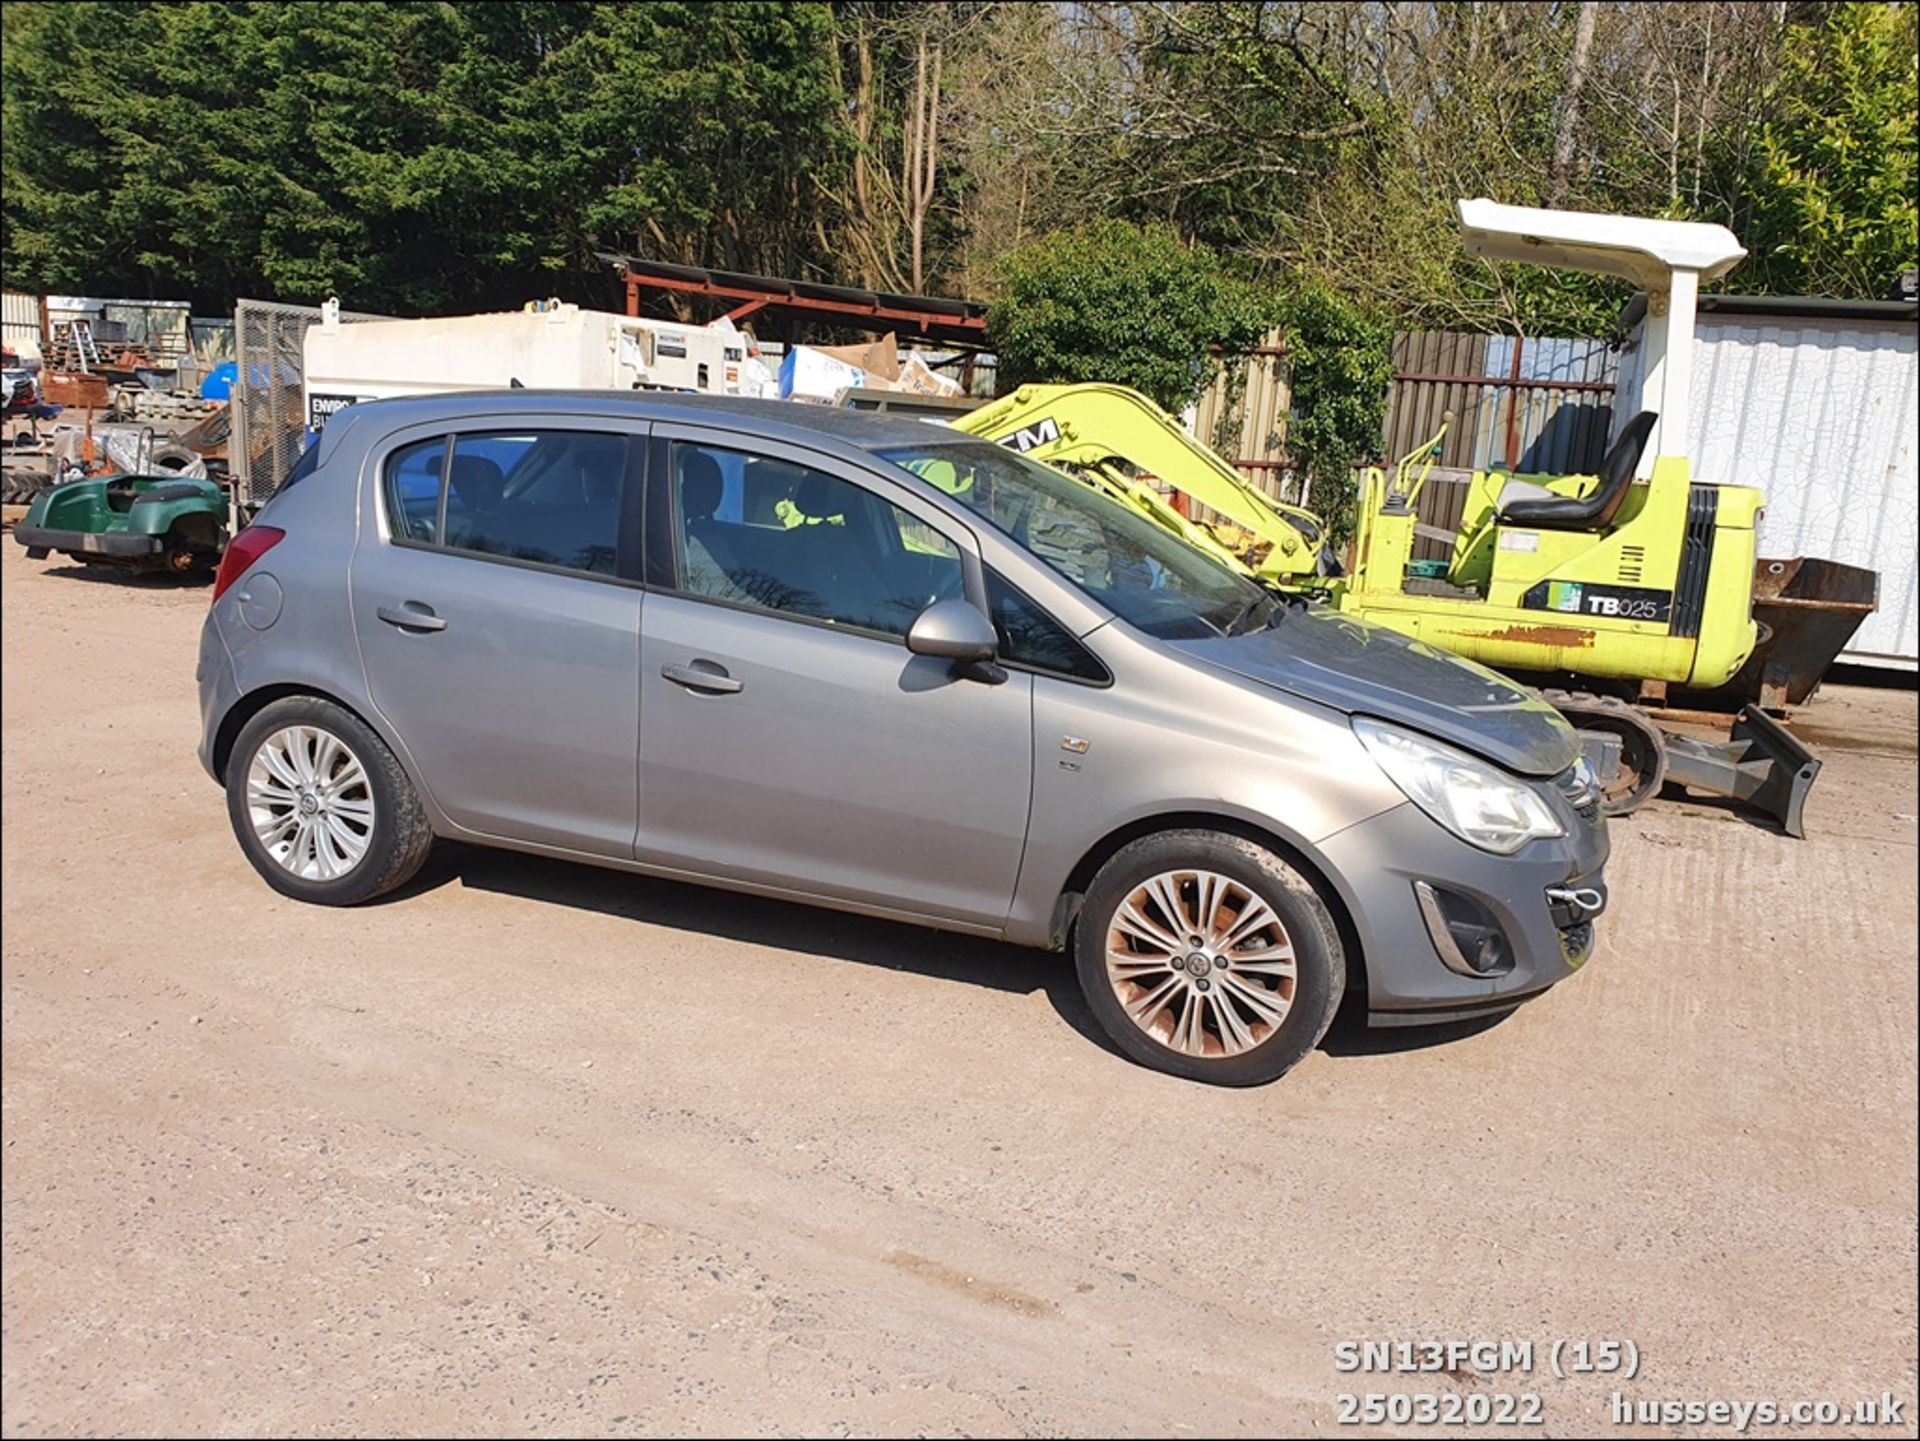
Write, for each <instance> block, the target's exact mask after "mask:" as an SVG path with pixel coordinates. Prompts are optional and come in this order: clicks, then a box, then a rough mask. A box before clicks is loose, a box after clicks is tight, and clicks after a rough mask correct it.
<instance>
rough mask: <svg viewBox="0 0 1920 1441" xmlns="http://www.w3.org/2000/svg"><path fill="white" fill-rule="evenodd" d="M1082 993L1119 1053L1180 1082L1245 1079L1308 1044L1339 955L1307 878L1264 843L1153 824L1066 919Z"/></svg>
mask: <svg viewBox="0 0 1920 1441" xmlns="http://www.w3.org/2000/svg"><path fill="white" fill-rule="evenodd" d="M1074 964H1075V967H1076V969H1077V970H1078V972H1079V976H1080V986H1081V989H1082V991H1084V992H1085V994H1086V998H1087V1004H1088V1005H1089V1006H1090V1007H1091V1008H1092V1010H1093V1014H1094V1017H1095V1019H1097V1020H1098V1021H1099V1022H1100V1025H1101V1028H1102V1029H1103V1030H1104V1031H1106V1033H1107V1035H1108V1036H1109V1037H1110V1038H1111V1039H1112V1040H1113V1043H1114V1044H1115V1045H1116V1046H1118V1047H1119V1048H1120V1050H1121V1051H1122V1052H1124V1053H1125V1054H1126V1055H1127V1056H1129V1057H1131V1058H1132V1059H1133V1060H1136V1061H1138V1062H1140V1063H1141V1064H1142V1065H1145V1066H1151V1067H1153V1068H1154V1069H1155V1070H1161V1071H1167V1072H1169V1073H1171V1074H1173V1075H1176V1076H1184V1077H1186V1078H1187V1079H1189V1080H1195V1081H1206V1082H1209V1083H1211V1084H1214V1085H1222V1086H1257V1085H1262V1084H1264V1083H1266V1082H1268V1081H1273V1080H1277V1079H1278V1078H1279V1077H1281V1076H1283V1075H1285V1074H1286V1073H1287V1072H1288V1071H1289V1070H1291V1069H1292V1068H1293V1067H1294V1066H1296V1065H1297V1064H1299V1062H1300V1061H1301V1060H1302V1059H1303V1058H1304V1057H1305V1056H1306V1055H1307V1053H1308V1052H1309V1051H1311V1050H1312V1049H1313V1048H1314V1047H1315V1046H1316V1045H1318V1044H1319V1041H1320V1038H1321V1037H1322V1036H1323V1035H1325V1034H1326V1030H1327V1027H1328V1026H1329V1025H1331V1024H1332V1022H1333V1016H1334V1012H1335V1011H1336V1010H1337V1009H1338V1008H1339V1004H1340V995H1341V990H1342V987H1343V985H1344V983H1345V977H1346V958H1345V953H1344V950H1343V948H1342V947H1341V944H1340V935H1339V931H1338V930H1337V928H1336V927H1335V925H1334V922H1333V917H1332V915H1331V914H1330V913H1329V912H1328V910H1327V907H1326V904H1325V902H1323V901H1322V900H1321V899H1320V896H1319V894H1318V893H1317V892H1316V891H1315V890H1314V888H1313V886H1312V884H1311V883H1310V882H1309V881H1308V880H1307V879H1306V877H1304V876H1303V875H1301V874H1300V872H1299V871H1298V870H1296V869H1295V868H1294V867H1293V866H1291V865H1289V864H1288V863H1287V862H1286V861H1285V860H1283V859H1282V858H1281V857H1280V856H1278V855H1276V854H1274V853H1273V852H1272V851H1270V850H1267V849H1266V848H1265V847H1263V846H1259V845H1256V844H1255V843H1254V842H1252V841H1249V840H1246V839H1243V838H1242V837H1239V836H1234V835H1228V834H1225V833H1224V832H1220V831H1204V830H1181V831H1163V832H1160V833H1159V834H1157V835H1152V836H1147V837H1144V838H1142V839H1141V840H1137V841H1135V842H1133V843H1132V844H1131V845H1128V846H1126V847H1125V848H1123V849H1122V850H1120V851H1119V852H1117V853H1116V854H1115V855H1114V856H1113V857H1112V858H1111V859H1110V860H1108V861H1107V863H1106V864H1105V865H1104V866H1102V867H1101V868H1100V871H1099V873H1098V874H1097V875H1096V876H1095V877H1094V880H1093V884H1092V885H1091V886H1089V887H1088V889H1087V898H1086V903H1085V905H1084V906H1083V907H1082V909H1081V912H1080V917H1079V921H1078V923H1077V924H1076V926H1075V930H1074Z"/></svg>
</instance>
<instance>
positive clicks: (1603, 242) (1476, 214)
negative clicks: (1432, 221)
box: [1459, 199, 1747, 475]
mask: <svg viewBox="0 0 1920 1441" xmlns="http://www.w3.org/2000/svg"><path fill="white" fill-rule="evenodd" d="M1459 211H1460V241H1461V243H1462V244H1463V245H1465V246H1466V249H1467V254H1469V255H1482V256H1485V257H1487V258H1488V259H1489V260H1524V261H1526V262H1527V263H1528V264H1530V265H1542V266H1546V267H1548V268H1549V269H1561V270H1584V271H1587V272H1589V273H1591V274H1594V275H1620V276H1624V277H1626V278H1627V279H1628V280H1631V281H1633V282H1634V283H1635V284H1636V285H1638V286H1639V287H1640V288H1641V289H1642V290H1644V291H1646V292H1647V364H1646V380H1645V383H1644V385H1643V387H1642V391H1641V394H1642V395H1643V396H1644V397H1645V398H1646V403H1647V404H1648V405H1649V406H1651V407H1653V408H1655V409H1657V410H1658V412H1659V415H1660V423H1659V425H1658V426H1656V427H1655V429H1654V432H1653V436H1652V438H1651V439H1650V440H1649V441H1648V443H1647V448H1646V450H1645V452H1644V453H1643V454H1642V456H1641V459H1640V471H1641V474H1643V475H1644V474H1646V473H1648V471H1649V470H1651V468H1652V465H1653V460H1654V457H1655V456H1658V455H1664V454H1667V453H1668V449H1667V448H1668V446H1669V445H1670V444H1672V445H1677V446H1684V445H1685V444H1686V435H1687V409H1688V406H1689V404H1690V401H1691V390H1692V378H1693V312H1694V306H1695V303H1696V301H1697V299H1698V297H1699V293H1700V282H1701V281H1703V280H1717V279H1718V278H1719V277H1720V276H1722V275H1725V274H1726V273H1727V272H1728V271H1729V270H1731V269H1733V267H1734V266H1736V265H1738V264H1739V263H1740V261H1741V260H1742V259H1743V258H1745V256H1746V253H1747V252H1746V249H1745V247H1744V246H1742V245H1741V244H1740V241H1739V240H1738V239H1737V238H1736V237H1735V235H1734V233H1733V232H1732V231H1731V230H1729V229H1727V227H1726V226H1724V225H1702V224H1699V223H1697V222H1695V221H1690V220H1647V219H1642V218H1640V217H1638V216H1633V215H1596V214H1593V213H1591V212H1589V211H1584V210H1534V209H1531V208H1529V207H1527V206H1524V205H1499V204H1496V203H1495V202H1493V201H1491V200H1486V199H1480V200H1462V201H1460V202H1459ZM1670 438H1671V439H1670Z"/></svg>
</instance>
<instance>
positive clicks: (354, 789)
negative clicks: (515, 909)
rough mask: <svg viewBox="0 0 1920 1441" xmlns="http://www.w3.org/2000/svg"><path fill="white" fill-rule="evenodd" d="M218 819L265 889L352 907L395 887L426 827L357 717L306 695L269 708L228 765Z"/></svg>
mask: <svg viewBox="0 0 1920 1441" xmlns="http://www.w3.org/2000/svg"><path fill="white" fill-rule="evenodd" d="M226 779H227V814H228V817H229V818H230V819H231V820H232V822H233V830H234V834H235V836H237V837H238V838H239V841H240V848H241V849H242V850H243V851H245V852H246V855H247V859H248V860H249V861H251V862H253V868H254V869H255V870H257V871H258V872H260V874H261V876H262V877H263V878H264V879H265V880H266V882H267V884H268V885H270V886H272V887H273V888H274V889H275V890H277V891H279V892H280V893H281V894H283V895H288V896H292V897H293V898H294V899H295V900H301V901H311V902H314V903H315V904H317V905H324V906H351V905H355V904H358V903H359V902H361V901H365V900H370V899H372V898H373V897H374V896H377V895H380V894H381V893H383V892H385V891H390V890H392V889H393V888H394V887H395V886H398V885H401V884H403V883H404V882H405V881H407V880H409V879H410V878H411V877H412V876H413V874H414V873H415V872H416V871H418V870H419V869H420V867H421V865H422V864H423V863H424V862H425V861H426V858H427V852H428V850H429V849H431V848H432V845H433V828H432V826H431V824H430V823H429V822H428V820H427V814H426V810H425V808H424V807H423V806H422V805H421V804H420V798H419V795H418V794H417V793H416V792H415V790H414V788H413V782H412V781H411V780H409V779H408V777H407V773H406V772H405V771H404V770H403V769H401V766H400V763H399V761H397V760H395V759H394V755H393V752H392V751H390V750H388V749H387V746H386V744H385V742H383V741H382V740H381V739H380V737H379V736H377V735H375V734H374V732H373V731H372V729H371V728H369V727H368V726H367V724H366V723H365V722H364V721H362V720H361V719H360V718H359V717H358V716H356V715H353V714H352V713H351V712H349V711H347V710H344V709H342V708H341V707H340V706H337V705H335V704H333V702H331V701H325V700H320V699H319V698H317V697H311V696H294V697H289V698H287V699H285V700H278V701H274V702H273V703H272V704H271V705H268V706H266V707H264V708H263V709H262V710H261V711H260V713H259V714H258V715H256V716H254V717H253V719H252V720H250V721H248V722H247V724H246V726H245V728H244V729H242V730H241V732H240V735H239V738H238V739H237V740H236V741H235V743H234V747H233V753H232V755H231V756H230V757H229V758H228V760H227V773H226Z"/></svg>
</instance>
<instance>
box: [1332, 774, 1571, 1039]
mask: <svg viewBox="0 0 1920 1441" xmlns="http://www.w3.org/2000/svg"><path fill="white" fill-rule="evenodd" d="M1563 820H1564V821H1566V822H1567V823H1568V828H1569V834H1568V835H1565V836H1559V837H1555V838H1553V839H1551V840H1536V841H1530V842H1529V843H1528V844H1527V845H1525V846H1523V847H1521V849H1520V851H1519V852H1518V853H1517V854H1515V855H1511V856H1496V855H1491V854H1489V853H1488V852H1486V851H1482V850H1479V849H1477V848H1476V847H1474V846H1470V845H1468V844H1467V843H1466V842H1465V841H1462V840H1460V839H1458V838H1457V837H1456V836H1454V835H1453V834H1451V833H1450V832H1449V831H1447V830H1446V829H1444V828H1443V827H1442V826H1440V825H1439V824H1438V823H1437V822H1436V821H1434V820H1433V819H1432V818H1431V817H1429V816H1427V815H1426V814H1425V813H1424V812H1423V811H1421V809H1420V808H1419V807H1418V806H1415V805H1413V804H1411V803H1408V804H1406V805H1400V806H1396V807H1394V809H1392V810H1390V811H1385V812H1383V813H1381V814H1380V815H1377V816H1374V817H1372V818H1371V819H1369V820H1365V821H1362V822H1361V823H1360V824H1358V825H1356V826H1350V827H1349V828H1348V829H1346V830H1344V831H1341V832H1340V833H1339V834H1338V835H1336V836H1334V837H1333V838H1332V839H1331V840H1329V841H1327V842H1326V843H1325V844H1324V845H1323V846H1322V847H1321V852H1322V855H1323V856H1324V858H1325V859H1326V861H1327V863H1328V865H1329V866H1330V867H1331V868H1332V869H1333V870H1334V872H1335V873H1336V874H1337V875H1338V876H1339V877H1340V880H1341V883H1342V889H1343V891H1344V892H1345V894H1346V899H1347V900H1348V902H1349V908H1350V910H1351V912H1352V916H1353V921H1354V926H1355V929H1356V930H1357V931H1358V932H1359V933H1360V934H1359V940H1360V946H1361V951H1362V954H1363V956H1364V959H1365V963H1366V976H1367V1019H1368V1021H1369V1023H1371V1024H1373V1025H1421V1024H1427V1023H1431V1022H1439V1021H1449V1020H1458V1019H1462V1018H1464V1017H1468V1016H1474V1015H1481V1014H1487V1013H1491V1012H1497V1011H1501V1010H1505V1009H1507V1008H1508V1007H1511V1006H1514V1005H1518V1004H1519V1003H1520V1002H1521V1001H1523V1000H1525V999H1527V998H1528V997H1529V996H1534V995H1538V994H1539V993H1540V992H1541V991H1544V990H1546V989H1547V988H1548V987H1549V986H1552V985H1554V984H1556V983H1557V982H1560V981H1563V980H1565V979H1566V978H1567V977H1568V976H1570V975H1572V974H1573V973H1574V972H1575V971H1577V970H1579V969H1580V967H1581V966H1582V965H1584V964H1585V963H1586V961H1587V959H1588V957H1589V956H1591V955H1592V954H1593V947H1594V924H1595V918H1596V917H1597V916H1598V915H1599V914H1600V910H1602V909H1604V907H1605V903H1606V879H1605V875H1604V871H1605V867H1606V861H1607V853H1608V841H1607V829H1606V822H1605V821H1604V820H1599V821H1594V822H1588V821H1584V820H1580V819H1579V818H1578V817H1576V816H1574V814H1573V813H1572V811H1571V810H1570V809H1569V810H1568V811H1567V813H1566V815H1565V816H1564V817H1563ZM1423 887H1424V888H1425V889H1426V890H1427V891H1428V892H1429V895H1430V896H1431V895H1434V894H1437V895H1438V896H1440V897H1442V898H1444V899H1446V900H1447V902H1448V903H1449V905H1451V906H1452V907H1453V911H1452V914H1454V915H1456V916H1457V915H1460V914H1461V913H1462V912H1463V911H1471V912H1472V913H1474V914H1475V915H1476V916H1478V917H1479V918H1481V919H1483V920H1485V921H1486V922H1488V923H1489V928H1490V929H1492V930H1496V931H1497V932H1498V933H1499V936H1500V938H1501V940H1502V942H1503V953H1502V956H1501V960H1500V962H1499V964H1498V965H1497V966H1496V967H1495V968H1494V969H1493V970H1492V971H1491V972H1490V973H1488V974H1485V975H1480V974H1473V973H1465V974H1463V973H1462V971H1461V970H1460V969H1456V968H1455V965H1453V964H1450V960H1452V961H1455V962H1457V961H1458V959H1459V958H1458V955H1457V951H1458V950H1459V949H1466V950H1468V951H1469V953H1471V947H1457V948H1456V954H1455V955H1454V956H1453V957H1451V958H1449V959H1443V957H1442V951H1443V950H1445V949H1447V941H1448V939H1449V935H1448V933H1447V932H1446V931H1445V929H1444V927H1443V926H1441V925H1439V924H1436V923H1435V922H1434V921H1433V919H1432V917H1433V916H1434V910H1433V907H1432V906H1431V904H1430V905H1429V906H1428V907H1426V908H1425V909H1423V907H1422V904H1421V900H1422V897H1421V888H1423ZM1569 891H1578V892H1591V893H1592V895H1590V896H1587V897H1586V900H1587V902H1588V904H1585V905H1582V904H1570V903H1569V900H1568V897H1567V895H1566V893H1567V892H1569ZM1549 892H1552V893H1553V894H1552V895H1550V894H1549ZM1595 897H1597V899H1598V902H1599V907H1598V908H1597V909H1596V908H1595V907H1594V906H1593V905H1592V904H1591V903H1592V901H1593V900H1594V898H1595ZM1436 934H1438V936H1439V939H1438V941H1436ZM1470 958H1471V954H1470Z"/></svg>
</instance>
